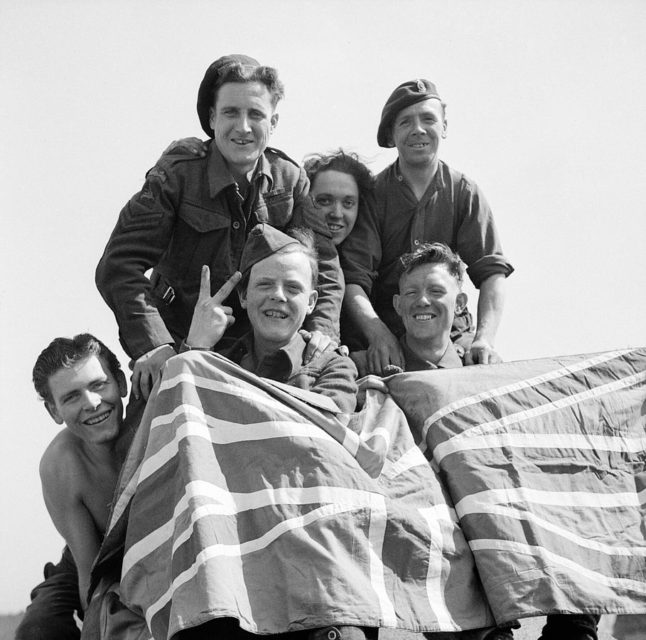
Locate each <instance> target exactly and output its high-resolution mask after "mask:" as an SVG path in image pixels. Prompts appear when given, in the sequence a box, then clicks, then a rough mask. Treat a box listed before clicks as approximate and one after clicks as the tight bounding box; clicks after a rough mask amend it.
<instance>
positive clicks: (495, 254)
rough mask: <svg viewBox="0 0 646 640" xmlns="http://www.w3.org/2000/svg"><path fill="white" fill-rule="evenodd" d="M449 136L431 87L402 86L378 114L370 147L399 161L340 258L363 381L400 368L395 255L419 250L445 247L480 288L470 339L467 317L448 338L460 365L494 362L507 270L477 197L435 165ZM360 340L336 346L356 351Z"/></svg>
mask: <svg viewBox="0 0 646 640" xmlns="http://www.w3.org/2000/svg"><path fill="white" fill-rule="evenodd" d="M446 131H447V119H446V106H445V104H444V103H443V102H442V100H441V98H440V95H439V93H438V91H437V88H436V87H435V85H434V84H433V83H432V82H429V81H428V80H424V79H417V80H410V81H408V82H404V83H403V84H401V85H399V86H398V87H397V88H396V89H395V90H394V91H393V93H392V94H391V96H390V97H389V98H388V101H387V102H386V105H385V106H384V108H383V111H382V114H381V122H380V123H379V129H378V132H377V142H378V143H379V145H380V146H382V147H396V148H397V152H398V157H397V160H396V161H395V162H394V163H393V164H391V165H390V166H389V167H387V168H386V169H385V170H384V171H382V172H381V173H380V174H379V175H378V176H377V179H376V185H375V202H376V204H375V209H374V211H372V212H371V213H370V214H369V215H365V216H362V217H360V218H359V219H358V220H357V222H356V224H355V227H354V229H353V231H352V233H351V234H350V235H349V237H348V238H347V239H346V240H345V242H344V243H343V247H342V255H341V260H342V266H343V270H344V274H345V280H346V296H345V301H344V309H345V310H346V311H347V313H348V316H349V318H350V320H351V321H352V322H353V323H354V325H355V326H356V329H357V330H358V331H357V333H359V334H361V336H360V339H362V340H363V344H362V346H363V347H364V348H365V347H367V349H368V352H367V365H368V371H367V372H368V373H376V374H382V373H383V372H384V370H385V369H386V368H387V367H388V365H396V366H399V367H403V365H404V359H403V354H402V352H401V348H400V346H399V342H398V339H399V337H401V335H402V334H403V331H404V327H403V325H402V323H401V319H400V318H399V316H397V314H396V313H395V311H394V309H393V307H392V299H393V295H394V294H395V293H397V283H398V278H399V257H400V256H401V255H403V254H405V253H408V252H411V251H414V250H415V249H416V248H418V247H419V246H420V245H422V244H424V243H426V242H444V243H445V244H447V245H448V246H449V247H450V248H451V249H452V250H453V251H455V252H456V253H458V254H459V255H460V257H461V258H462V260H463V261H464V262H465V263H466V264H467V267H468V269H467V273H468V275H469V277H470V278H471V280H472V282H473V283H474V285H475V286H476V287H477V288H478V289H479V290H480V293H479V299H478V323H477V327H476V330H475V336H474V334H473V329H472V323H471V316H470V314H469V312H468V311H467V310H466V309H465V311H464V312H463V313H462V314H460V315H458V316H456V321H455V323H454V326H453V331H452V339H453V340H454V341H456V340H457V341H459V343H460V344H461V345H462V346H463V347H466V351H467V353H466V358H465V359H466V362H467V363H470V362H473V363H482V364H485V363H493V362H499V361H500V358H499V356H498V355H497V353H496V352H495V351H494V339H495V335H496V330H497V328H498V324H499V322H500V317H501V314H502V310H503V301H504V284H505V278H506V277H507V276H508V275H509V274H510V273H511V272H512V271H513V267H512V266H511V264H509V262H508V261H507V259H506V258H505V256H504V255H503V253H502V246H501V243H500V239H499V237H498V233H497V232H496V228H495V226H494V221H493V217H492V214H491V210H490V209H489V205H488V204H487V202H486V200H485V198H484V195H483V194H482V191H481V190H480V189H479V188H478V186H477V185H476V184H475V183H474V182H473V181H472V180H470V179H469V178H468V177H467V176H465V175H464V174H462V173H460V172H458V171H455V170H453V169H451V168H450V167H448V166H447V165H446V164H445V163H444V162H442V161H441V160H440V159H439V156H438V152H439V147H440V143H441V141H442V139H443V138H445V137H446ZM357 337H359V336H351V338H348V337H347V336H343V339H344V342H346V341H347V342H348V343H350V344H351V346H353V347H354V346H355V345H354V344H352V338H355V339H356V338H357ZM471 342H472V343H471ZM357 347H358V345H357ZM359 348H360V347H359ZM362 373H364V372H362Z"/></svg>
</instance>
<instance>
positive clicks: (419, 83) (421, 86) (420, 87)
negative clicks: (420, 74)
mask: <svg viewBox="0 0 646 640" xmlns="http://www.w3.org/2000/svg"><path fill="white" fill-rule="evenodd" d="M417 90H418V91H419V92H420V93H424V92H425V91H426V86H425V85H424V83H423V82H422V81H421V80H418V81H417Z"/></svg>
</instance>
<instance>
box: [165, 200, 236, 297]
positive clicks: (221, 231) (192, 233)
mask: <svg viewBox="0 0 646 640" xmlns="http://www.w3.org/2000/svg"><path fill="white" fill-rule="evenodd" d="M230 224H231V220H230V218H229V215H228V214H227V213H226V212H225V211H219V210H212V209H206V208H204V207H201V206H199V205H196V204H191V203H187V202H184V203H182V204H181V206H180V209H179V211H178V214H177V221H176V224H175V232H174V234H173V238H172V240H171V243H170V246H169V250H168V256H167V264H168V266H169V268H170V271H171V273H172V276H173V277H172V279H173V280H175V281H176V282H177V283H178V284H183V283H190V284H192V285H194V286H197V287H198V288H199V281H200V273H201V270H202V265H205V264H206V265H209V267H210V269H211V279H212V280H213V279H214V278H221V277H223V276H224V275H225V274H226V273H227V272H228V271H229V226H230ZM196 283H197V285H196Z"/></svg>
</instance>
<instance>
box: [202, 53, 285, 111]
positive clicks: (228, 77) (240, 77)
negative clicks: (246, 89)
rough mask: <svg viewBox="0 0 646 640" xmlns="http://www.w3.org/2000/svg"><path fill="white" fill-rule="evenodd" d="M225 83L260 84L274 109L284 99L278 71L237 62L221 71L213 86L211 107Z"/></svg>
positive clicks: (283, 89)
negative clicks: (268, 94) (265, 89)
mask: <svg viewBox="0 0 646 640" xmlns="http://www.w3.org/2000/svg"><path fill="white" fill-rule="evenodd" d="M227 82H238V83H241V84H244V83H247V82H260V83H261V84H264V85H265V87H267V91H269V93H270V94H271V103H272V105H273V107H274V108H276V105H277V104H278V102H279V101H280V100H282V99H283V98H284V97H285V86H284V85H283V83H282V82H281V80H280V79H279V77H278V71H277V70H276V69H274V68H273V67H265V66H262V65H261V66H257V67H256V66H252V65H243V64H240V63H239V62H233V63H232V64H230V65H227V66H226V67H224V69H222V71H221V72H220V74H219V75H218V78H217V80H216V81H215V83H214V85H213V100H212V101H211V105H212V106H215V102H216V100H217V97H218V91H219V89H220V87H221V86H222V85H223V84H226V83H227Z"/></svg>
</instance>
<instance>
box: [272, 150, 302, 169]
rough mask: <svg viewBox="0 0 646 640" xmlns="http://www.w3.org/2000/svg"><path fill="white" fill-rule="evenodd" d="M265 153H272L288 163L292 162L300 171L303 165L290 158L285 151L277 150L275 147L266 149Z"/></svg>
mask: <svg viewBox="0 0 646 640" xmlns="http://www.w3.org/2000/svg"><path fill="white" fill-rule="evenodd" d="M265 152H269V153H272V154H274V155H276V156H278V157H279V158H282V159H283V160H287V161H288V162H291V163H292V164H293V165H295V166H297V167H298V168H299V169H300V166H301V165H300V164H298V162H296V160H293V159H292V158H290V157H289V156H288V155H287V154H286V153H285V152H284V151H281V150H280V149H276V148H275V147H267V148H266V149H265Z"/></svg>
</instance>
